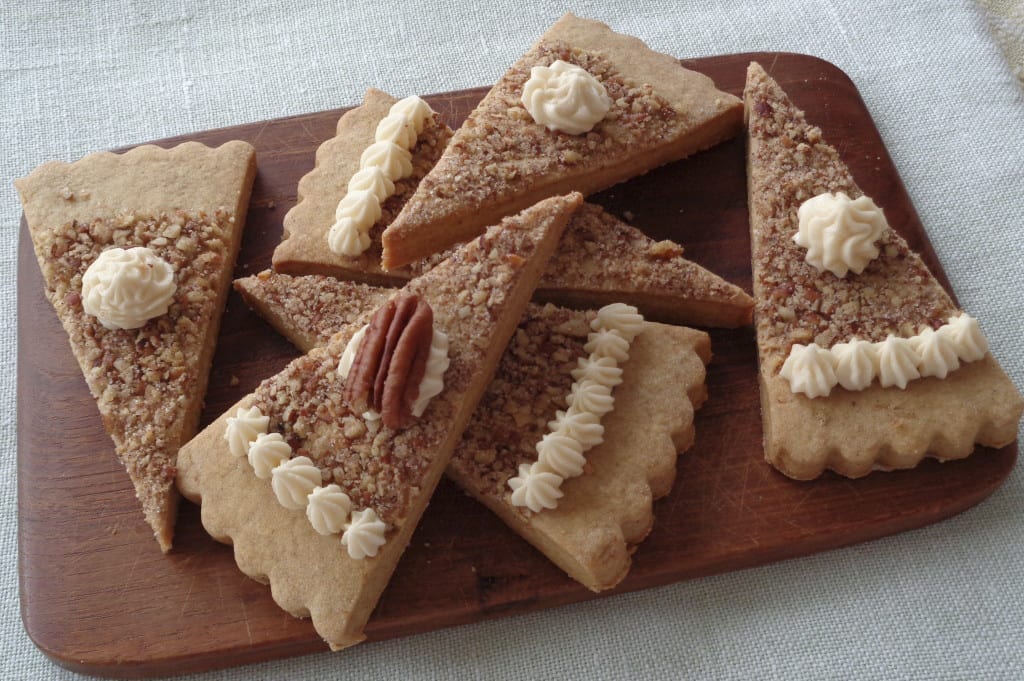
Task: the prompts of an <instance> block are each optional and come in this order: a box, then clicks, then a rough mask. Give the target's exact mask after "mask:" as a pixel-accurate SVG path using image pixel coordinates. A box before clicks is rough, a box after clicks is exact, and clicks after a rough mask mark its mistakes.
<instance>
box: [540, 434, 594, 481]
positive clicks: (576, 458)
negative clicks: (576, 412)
mask: <svg viewBox="0 0 1024 681" xmlns="http://www.w3.org/2000/svg"><path fill="white" fill-rule="evenodd" d="M586 463H587V459H586V457H584V456H583V446H582V444H581V443H580V441H579V440H577V439H576V438H574V437H572V436H570V435H568V434H566V433H548V434H546V435H545V436H544V437H542V438H541V440H540V442H538V443H537V465H538V466H540V470H541V471H550V472H552V473H554V474H555V475H557V476H559V477H561V478H575V477H576V476H577V475H582V474H583V466H584V465H586Z"/></svg>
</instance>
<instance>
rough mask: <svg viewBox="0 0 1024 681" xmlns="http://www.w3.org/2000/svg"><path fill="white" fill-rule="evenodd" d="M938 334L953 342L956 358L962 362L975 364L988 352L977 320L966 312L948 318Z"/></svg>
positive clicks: (985, 339) (985, 340) (986, 342)
mask: <svg viewBox="0 0 1024 681" xmlns="http://www.w3.org/2000/svg"><path fill="white" fill-rule="evenodd" d="M938 333H941V334H945V335H946V336H947V337H948V338H949V339H950V340H952V341H953V347H954V348H956V354H957V357H959V358H960V359H961V360H963V361H964V362H977V361H978V360H979V359H981V358H982V357H984V356H985V353H987V352H988V339H987V338H985V334H983V333H982V332H981V326H980V325H979V324H978V320H977V319H975V318H974V317H972V316H970V315H969V314H967V313H966V312H961V313H960V314H959V315H957V316H955V317H950V318H949V322H948V323H946V324H945V325H944V326H942V328H940V329H939V330H938Z"/></svg>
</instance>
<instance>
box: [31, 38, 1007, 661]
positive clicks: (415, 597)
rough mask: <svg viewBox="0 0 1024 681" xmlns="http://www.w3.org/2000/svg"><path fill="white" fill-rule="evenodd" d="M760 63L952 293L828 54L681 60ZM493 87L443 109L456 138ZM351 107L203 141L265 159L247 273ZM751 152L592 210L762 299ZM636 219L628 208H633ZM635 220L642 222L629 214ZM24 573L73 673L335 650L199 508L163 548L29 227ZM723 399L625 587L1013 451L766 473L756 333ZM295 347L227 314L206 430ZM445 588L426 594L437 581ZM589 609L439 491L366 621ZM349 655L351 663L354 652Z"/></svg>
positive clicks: (986, 481)
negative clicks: (92, 392)
mask: <svg viewBox="0 0 1024 681" xmlns="http://www.w3.org/2000/svg"><path fill="white" fill-rule="evenodd" d="M751 58H756V59H757V60H759V61H761V62H762V63H763V64H764V65H765V67H766V68H767V69H768V70H769V72H770V73H772V75H773V76H774V77H775V78H777V79H778V80H779V82H780V83H781V84H782V86H783V87H784V88H785V89H786V90H787V91H788V92H789V93H790V94H791V96H792V98H793V99H794V100H795V102H796V103H797V105H799V106H801V107H803V108H804V109H806V111H807V115H808V118H809V119H810V120H811V121H813V122H814V123H816V124H818V125H820V126H821V128H822V130H823V131H824V134H825V136H826V138H827V139H829V140H830V141H831V142H832V143H833V144H835V146H836V147H837V148H838V149H839V151H840V153H841V155H842V157H843V158H844V159H845V160H846V161H847V163H849V165H850V166H851V168H852V170H853V173H854V175H855V176H856V178H857V181H858V182H859V183H860V185H861V187H862V188H863V189H864V191H865V192H867V193H868V194H870V195H872V196H873V197H874V198H875V200H876V201H877V202H878V203H879V204H880V205H882V206H884V207H885V209H886V213H887V215H888V217H889V220H890V223H891V224H892V225H893V226H894V227H895V228H896V229H898V230H899V231H900V232H901V233H902V234H903V235H904V236H905V237H906V238H907V239H908V240H909V241H910V244H911V246H912V247H913V248H915V249H917V250H918V251H920V252H921V253H922V254H923V255H924V259H925V261H926V262H927V263H928V265H929V266H930V267H931V268H932V271H933V272H935V273H936V274H937V275H938V276H939V279H940V280H941V281H942V282H943V283H944V284H945V285H946V287H947V289H948V283H947V282H946V279H945V277H944V275H943V274H942V270H941V268H940V267H939V263H938V262H937V261H936V259H935V254H934V252H933V251H932V249H931V247H930V246H929V244H928V241H927V239H926V237H925V234H924V231H923V230H922V227H921V224H920V222H919V220H918V217H917V214H916V213H915V211H914V208H913V206H912V205H911V203H910V200H909V198H908V196H907V193H906V191H905V189H904V187H903V184H902V182H901V181H900V179H899V177H898V175H897V173H896V170H895V168H894V167H893V164H892V161H891V159H890V158H889V155H888V153H887V152H886V149H885V147H884V146H883V144H882V140H881V138H880V137H879V134H878V131H877V130H876V129H875V127H874V124H873V123H872V121H871V117H870V115H869V113H868V111H867V110H866V108H865V106H864V104H863V102H862V101H861V99H860V96H859V95H858V93H857V89H856V87H855V86H854V85H853V83H852V82H851V81H850V80H849V79H848V78H847V77H846V76H845V75H844V74H843V73H842V72H841V71H840V70H839V69H837V68H836V67H834V66H832V65H831V64H828V63H826V62H823V61H821V60H819V59H816V58H812V57H807V56H801V55H791V54H757V55H731V56H723V57H713V58H709V59H700V60H692V61H685V62H684V64H685V65H686V66H688V67H690V68H694V69H697V70H699V71H703V72H705V73H707V74H708V75H710V76H711V77H712V78H714V79H715V81H716V82H717V83H718V85H719V87H721V88H723V89H725V90H728V91H730V92H734V93H737V94H739V93H740V91H741V90H742V87H743V79H744V73H745V69H746V65H747V63H748V62H749V61H750V60H751ZM484 92H485V89H482V88H481V89H475V90H467V91H464V92H457V93H450V94H444V95H436V96H433V97H429V98H428V99H429V101H430V102H431V104H432V105H433V106H434V108H435V109H437V110H438V111H440V112H441V114H442V115H443V116H444V118H445V119H446V120H447V122H448V123H449V124H451V125H452V126H456V125H458V124H459V123H460V122H461V120H462V119H463V118H464V117H465V115H466V114H467V113H468V111H469V110H470V109H471V108H472V106H473V105H474V104H475V103H476V102H477V101H478V100H479V98H480V97H481V96H482V95H483V93H484ZM340 113H341V110H336V111H326V112H322V113H317V114H310V115H307V116H297V117H293V118H286V119H280V120H275V121H267V122H263V123H256V124H252V125H243V126H238V127H234V128H228V129H223V130H215V131H210V132H204V133H199V134H195V135H189V136H186V137H180V138H175V139H170V140H163V141H161V142H158V144H162V145H168V146H169V145H173V144H177V143H179V142H182V141H184V140H186V139H195V140H199V141H201V142H205V143H207V144H211V145H216V144H220V143H222V142H225V141H227V140H230V139H243V140H247V141H249V142H251V143H252V144H254V145H255V146H256V149H257V155H258V162H259V175H258V177H257V179H256V185H255V188H254V190H253V195H252V203H251V206H250V210H249V224H248V227H247V231H246V236H245V240H244V243H243V247H242V253H241V255H240V259H239V267H238V270H237V272H236V274H237V275H244V274H248V273H252V272H256V271H258V270H260V269H262V268H264V267H267V266H269V264H270V255H271V252H272V250H273V248H274V246H275V244H277V242H278V241H279V239H280V235H281V221H282V218H283V217H284V214H285V212H287V210H288V209H289V208H290V207H291V206H292V205H293V203H294V202H295V188H296V183H297V182H298V179H299V178H300V177H301V176H302V175H303V174H304V173H306V172H307V171H308V170H310V168H311V167H312V165H313V154H314V151H315V149H316V147H317V146H318V145H319V144H320V143H321V142H322V141H324V140H325V139H327V138H328V137H330V136H331V135H332V134H333V131H334V126H335V122H336V121H337V118H338V115H339V114H340ZM743 164H744V160H743V142H742V140H734V141H732V142H729V143H726V144H723V145H720V146H718V147H716V148H715V149H712V150H710V151H708V152H705V153H703V154H700V155H698V156H696V157H694V158H692V159H689V160H687V161H683V162H680V163H676V164H673V165H671V166H668V167H665V168H662V169H660V170H657V171H655V172H652V173H650V174H649V175H647V176H645V177H642V178H638V179H636V180H634V181H631V182H629V183H626V184H623V185H620V186H618V187H615V188H613V189H611V190H609V191H607V192H605V193H604V194H601V195H599V196H597V197H595V200H597V201H598V202H600V203H602V204H604V205H605V206H607V207H608V208H610V209H611V210H612V211H613V212H616V213H618V214H620V215H621V214H626V215H627V217H629V219H631V220H632V221H633V223H634V224H635V225H637V226H638V227H640V228H642V229H644V230H645V231H647V232H649V233H650V234H651V235H653V236H656V237H672V238H674V239H676V240H678V241H681V242H682V243H683V244H685V246H686V250H687V253H688V255H689V257H691V258H692V259H694V260H696V261H697V262H699V263H701V264H703V265H705V266H707V267H709V268H711V269H712V270H714V271H715V272H717V273H719V274H721V275H723V276H725V277H726V278H728V279H730V280H731V281H733V282H736V283H737V284H740V285H741V286H743V287H745V288H746V289H747V290H749V288H750V262H749V258H750V250H749V241H748V237H747V208H746V192H745V186H744V182H745V179H744V165H743ZM627 211H628V212H627ZM630 216H631V217H630ZM18 267H19V269H18V277H19V287H18V339H19V344H20V345H19V355H18V407H19V408H18V495H19V500H18V503H19V552H20V553H19V567H20V574H21V604H22V615H23V618H24V622H25V627H26V629H27V631H28V633H29V635H30V636H31V637H32V640H33V641H35V643H36V644H37V645H38V646H39V647H40V648H41V649H42V650H43V651H44V652H46V653H47V654H48V655H49V656H51V657H52V658H53V659H54V660H55V661H56V662H57V663H58V664H61V665H63V666H66V667H69V668H72V669H75V670H78V671H83V672H87V673H91V674H99V675H104V676H121V677H139V676H150V675H164V674H176V673H184V672H187V671H195V670H204V669H209V668H213V667H220V666H228V665H235V664H241V663H246V662H254V661H259V660H267V659H272V658H277V657H283V656H289V655H298V654H303V653H309V652H313V651H320V650H324V649H325V646H324V645H323V643H321V641H320V640H319V638H318V637H317V636H316V634H315V633H314V631H313V628H312V626H311V625H310V624H309V623H308V622H307V621H300V620H296V619H293V618H291V617H290V616H288V615H287V614H285V613H284V612H283V611H281V610H280V609H278V608H277V606H275V605H274V603H273V601H272V600H271V598H270V594H269V591H268V589H267V587H265V586H263V585H261V584H258V583H256V582H254V581H252V580H250V579H248V578H246V577H245V576H244V575H242V573H241V572H239V571H238V570H237V568H236V567H235V564H234V562H233V559H232V556H231V549H230V547H227V546H223V545H220V544H217V543H216V542H214V541H213V540H212V539H210V538H209V537H208V536H207V535H206V534H205V533H204V532H203V530H202V527H201V525H200V522H199V512H198V509H197V508H196V507H194V506H192V505H190V504H187V503H186V504H183V508H182V512H181V517H180V519H179V521H178V531H177V536H176V540H175V549H174V551H173V552H172V553H171V554H170V555H168V556H164V555H162V554H161V553H160V551H159V550H158V548H157V546H156V543H155V542H154V541H153V538H152V535H151V533H150V530H149V528H148V526H146V524H145V523H144V522H143V520H142V514H141V513H140V512H139V508H138V505H137V503H136V501H135V499H134V496H133V494H132V488H131V484H130V483H129V481H128V477H127V476H126V475H125V474H124V471H123V470H122V468H121V466H120V464H119V463H118V462H117V460H116V458H115V457H114V453H113V447H112V445H111V442H110V440H109V438H108V437H107V436H106V434H105V433H104V431H103V428H102V426H101V424H100V419H99V418H98V415H97V412H96V408H95V405H94V404H93V401H92V400H91V398H90V397H89V394H88V391H87V389H86V386H85V382H84V380H83V379H82V377H81V375H80V373H79V369H78V366H77V365H76V364H75V362H74V360H73V358H72V356H71V352H70V351H69V349H68V346H67V341H66V339H65V336H64V334H63V332H62V330H61V328H60V325H59V323H58V321H57V317H56V315H55V314H54V312H53V310H52V309H51V308H50V306H49V304H48V303H47V302H46V300H45V299H44V297H43V294H42V287H43V284H42V280H41V277H40V274H39V271H38V268H37V266H36V263H35V258H34V256H33V254H32V248H31V244H30V242H29V239H28V236H27V232H26V230H25V228H24V226H23V228H22V233H21V243H20V247H19V265H18ZM712 340H713V349H714V353H715V359H714V362H713V364H712V365H711V367H710V370H709V375H708V384H709V391H710V399H709V400H708V402H707V404H706V405H705V406H704V408H703V409H702V410H701V411H700V412H699V413H698V415H697V419H696V428H697V441H696V444H695V445H694V446H693V448H692V449H691V450H690V451H689V452H688V453H687V454H686V455H685V456H683V457H682V458H681V460H680V463H679V477H678V481H677V483H676V485H675V488H674V490H673V492H672V494H671V495H670V496H669V497H668V498H666V499H663V500H661V501H659V502H657V505H656V509H655V513H656V518H657V522H656V525H655V528H654V531H653V533H652V534H651V535H650V538H649V539H648V540H647V541H646V542H644V544H643V545H642V546H641V547H640V549H639V550H638V551H637V553H636V556H635V564H634V567H633V570H632V572H631V573H630V575H629V577H628V578H627V579H626V580H625V582H624V583H623V584H622V585H621V586H620V587H619V588H618V589H617V590H616V591H620V592H621V591H629V590H634V589H644V588H648V587H652V586H655V585H660V584H666V583H669V582H675V581H678V580H682V579H690V578H694V577H700V576H704V575H710V574H714V573H719V572H724V571H728V570H737V569H741V568H745V567H750V566H754V565H760V564H763V563H768V562H771V561H777V560H782V559H785V558H792V557H796V556H803V555H806V554H809V553H813V552H816V551H823V550H826V549H830V548H835V547H839V546H844V545H848V544H852V543H855V542H861V541H866V540H869V539H873V538H876V537H881V536H883V535H888V534H892V533H895V532H900V531H903V530H907V529H910V528H914V527H919V526H921V525H925V524H928V523H932V522H935V521H937V520H941V519H943V518H946V517H948V516H951V515H953V514H955V513H958V512H960V511H962V510H964V509H966V508H968V507H969V506H971V505H973V504H975V503H977V502H979V501H980V500H982V499H983V498H985V497H986V496H987V495H988V494H990V493H991V492H992V491H993V490H995V489H996V487H998V485H999V484H1000V483H1001V482H1002V481H1003V479H1004V478H1005V477H1006V475H1007V474H1008V473H1009V471H1010V469H1011V468H1012V466H1013V464H1014V462H1015V460H1016V455H1017V452H1016V445H1013V446H1010V447H1006V448H1004V449H1002V450H999V451H979V452H977V453H976V454H975V456H973V457H971V458H969V459H967V460H964V461H959V462H952V463H947V464H944V465H940V464H938V463H935V462H927V463H925V464H923V465H922V466H920V467H919V468H917V469H915V470H913V471H905V472H899V473H889V474H874V475H871V476H869V477H868V478H865V479H862V480H855V481H850V480H845V479H841V478H838V477H836V476H832V475H826V476H824V477H823V478H821V479H819V480H817V481H814V482H810V483H807V482H794V481H791V480H788V479H786V478H784V477H783V476H782V475H780V474H778V473H776V472H775V471H774V470H772V469H771V468H769V467H768V465H767V464H765V462H764V460H763V454H762V448H761V421H760V415H759V405H758V392H757V383H756V373H755V349H754V337H753V331H752V330H751V329H740V330H735V331H715V332H713V333H712ZM294 356H295V351H294V350H293V349H292V347H291V346H290V345H289V344H288V343H286V342H285V341H284V340H282V339H281V338H279V337H278V336H277V335H276V334H274V333H273V332H272V331H271V330H270V329H269V327H268V326H266V325H265V324H264V323H263V322H262V321H261V320H260V319H258V318H257V317H256V316H255V315H254V314H253V313H251V312H250V311H249V310H247V309H246V308H245V306H244V305H243V304H242V302H241V300H240V299H239V298H238V297H237V296H235V295H233V296H232V297H231V298H230V300H229V302H228V309H227V312H226V314H225V318H224V322H223V326H222V331H221V335H220V340H219V344H218V349H217V355H216V358H215V361H214V369H213V372H212V375H211V378H210V389H209V393H208V395H207V400H206V410H205V412H204V417H203V422H204V424H205V423H207V422H209V421H210V420H212V419H213V418H214V417H215V416H217V415H218V414H219V413H221V412H222V411H223V410H224V409H225V408H227V407H228V406H229V405H230V404H232V403H233V402H234V401H235V400H236V399H237V398H238V397H240V396H241V395H243V394H245V393H247V392H249V391H251V390H252V389H253V388H254V387H255V386H256V384H257V383H258V382H259V381H260V380H261V379H263V378H265V377H266V376H268V375H270V374H272V373H274V372H275V371H277V370H278V369H279V368H281V367H283V366H284V365H285V364H286V363H287V362H288V361H289V360H290V359H291V358H292V357H294ZM426 584H429V585H430V588H429V589H426V588H423V587H424V585H426ZM587 598H594V595H593V594H591V593H590V592H588V591H587V590H585V589H584V588H583V587H581V586H579V585H578V584H576V583H575V582H573V581H572V580H570V579H568V578H567V577H566V576H565V575H564V574H562V573H561V572H560V571H559V570H558V569H557V568H555V567H554V566H552V565H551V564H550V563H549V562H547V561H546V560H545V559H544V558H543V556H542V555H541V554H539V553H538V552H537V551H535V550H534V549H533V548H532V547H530V546H529V545H527V544H526V543H525V542H523V541H522V540H521V539H519V538H518V537H517V536H515V535H514V534H512V532H511V531H509V530H507V529H506V528H505V527H504V526H503V525H502V524H501V523H500V522H499V521H498V520H497V519H496V518H495V517H494V516H492V515H491V514H490V513H489V512H488V511H486V510H485V509H484V508H483V507H481V506H479V505H477V504H476V503H474V502H473V501H472V500H470V499H469V498H467V497H466V496H464V495H463V494H461V493H460V492H458V491H457V490H456V489H455V488H454V486H453V485H451V484H450V483H448V482H443V483H442V484H441V486H440V488H439V489H438V491H437V493H436V494H435V496H434V500H433V502H432V503H431V505H430V508H429V509H428V511H427V513H426V516H425V517H424V519H423V522H422V523H421V525H420V527H419V529H418V530H417V531H416V534H415V536H414V537H413V540H412V543H411V545H410V548H409V550H408V551H407V553H406V554H405V556H404V557H403V559H402V562H401V564H400V565H399V567H398V570H397V571H396V573H395V575H394V578H393V580H392V581H391V584H390V585H389V586H388V588H387V590H386V591H385V593H384V595H383V598H382V599H381V601H380V604H379V605H378V607H377V609H376V611H375V613H374V615H373V617H372V619H371V621H370V624H369V628H368V634H369V636H370V638H371V639H376V640H380V639H385V638H391V637H396V636H406V635H410V634H416V633H419V632H423V631H428V630H431V629H436V628H439V627H446V626H452V625H455V624H462V623H467V622H475V621H479V620H482V619H485V618H490V617H500V616H503V615H507V614H511V613H521V612H526V611H530V610H535V609H538V608H547V607H552V606H557V605H560V604H564V603H570V602H573V601H579V600H583V599H587ZM340 654H344V653H340Z"/></svg>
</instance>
